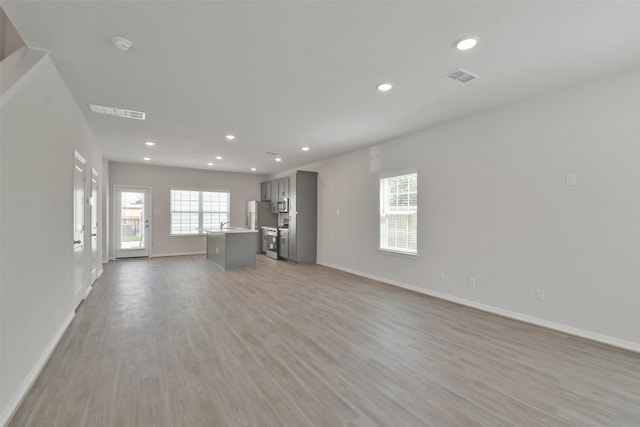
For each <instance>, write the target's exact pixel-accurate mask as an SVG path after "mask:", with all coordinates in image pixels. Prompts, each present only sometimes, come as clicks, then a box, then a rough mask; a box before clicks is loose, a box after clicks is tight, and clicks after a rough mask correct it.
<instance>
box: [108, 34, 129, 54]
mask: <svg viewBox="0 0 640 427" xmlns="http://www.w3.org/2000/svg"><path fill="white" fill-rule="evenodd" d="M111 42H113V45H114V46H115V47H116V49H118V50H121V51H123V52H126V51H127V50H129V48H130V47H131V46H133V43H131V42H130V41H129V40H127V39H125V38H124V37H114V38H112V39H111Z"/></svg>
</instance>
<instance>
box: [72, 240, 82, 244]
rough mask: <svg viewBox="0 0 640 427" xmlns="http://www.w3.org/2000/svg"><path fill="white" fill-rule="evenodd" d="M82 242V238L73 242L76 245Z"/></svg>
mask: <svg viewBox="0 0 640 427" xmlns="http://www.w3.org/2000/svg"><path fill="white" fill-rule="evenodd" d="M81 243H82V240H74V241H73V244H74V245H79V244H81Z"/></svg>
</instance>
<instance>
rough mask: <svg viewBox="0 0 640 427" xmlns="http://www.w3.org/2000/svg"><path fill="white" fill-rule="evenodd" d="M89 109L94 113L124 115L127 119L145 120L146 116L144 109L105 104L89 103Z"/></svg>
mask: <svg viewBox="0 0 640 427" xmlns="http://www.w3.org/2000/svg"><path fill="white" fill-rule="evenodd" d="M89 109H90V110H91V111H92V112H94V113H100V114H108V115H110V116H116V117H124V118H125V119H136V120H144V119H145V118H146V114H145V113H143V112H142V111H134V110H127V109H124V108H117V107H105V106H103V105H95V104H89Z"/></svg>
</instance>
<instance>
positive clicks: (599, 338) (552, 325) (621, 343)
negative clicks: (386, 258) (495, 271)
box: [318, 262, 640, 353]
mask: <svg viewBox="0 0 640 427" xmlns="http://www.w3.org/2000/svg"><path fill="white" fill-rule="evenodd" d="M318 264H321V265H324V266H326V267H331V268H335V269H336V270H341V271H344V272H347V273H351V274H355V275H356V276H361V277H366V278H367V279H372V280H377V281H379V282H383V283H387V284H389V285H393V286H397V287H399V288H403V289H408V290H410V291H414V292H418V293H421V294H424V295H429V296H432V297H436V298H439V299H442V300H445V301H451V302H454V303H456V304H460V305H465V306H467V307H472V308H476V309H478V310H482V311H486V312H488V313H492V314H497V315H499V316H503V317H508V318H510V319H515V320H520V321H522V322H526V323H530V324H532V325H536V326H542V327H543V328H547V329H553V330H554V331H558V332H564V333H566V334H569V335H573V336H576V337H580V338H586V339H588V340H591V341H596V342H599V343H602V344H607V345H610V346H613V347H618V348H622V349H624V350H629V351H633V352H635V353H640V344H638V343H634V342H631V341H625V340H621V339H619V338H615V337H610V336H608V335H602V334H598V333H596V332H591V331H585V330H584V329H578V328H574V327H573V326H568V325H563V324H562V323H556V322H551V321H548V320H544V319H540V318H538V317H533V316H528V315H526V314H521V313H517V312H515V311H509V310H505V309H503V308H499V307H493V306H491V305H486V304H482V303H479V302H475V301H471V300H468V299H464V298H459V297H456V296H453V295H448V294H443V293H440V292H435V291H432V290H430V289H425V288H421V287H419V286H414V285H409V284H407V283H402V282H398V281H395V280H391V279H387V278H384V277H379V276H376V275H373V274H368V273H364V272H362V271H357V270H352V269H350V268H346V267H342V266H339V265H336V264H331V263H327V262H319V263H318Z"/></svg>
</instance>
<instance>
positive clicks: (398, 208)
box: [380, 173, 418, 254]
mask: <svg viewBox="0 0 640 427" xmlns="http://www.w3.org/2000/svg"><path fill="white" fill-rule="evenodd" d="M417 225H418V174H417V173H410V174H406V175H398V176H393V177H389V178H383V179H381V180H380V249H383V250H388V251H393V252H403V253H407V254H417V253H418V244H417V240H418V239H417V234H418V232H417Z"/></svg>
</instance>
